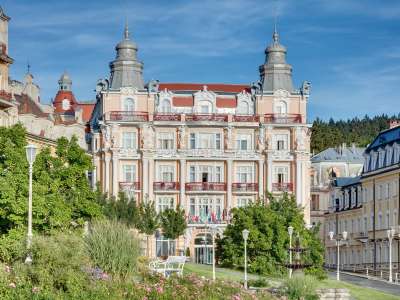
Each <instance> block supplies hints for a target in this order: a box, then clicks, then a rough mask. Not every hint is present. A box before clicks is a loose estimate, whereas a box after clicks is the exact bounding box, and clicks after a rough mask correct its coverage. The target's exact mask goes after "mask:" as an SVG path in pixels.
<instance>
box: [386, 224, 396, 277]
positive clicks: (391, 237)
mask: <svg viewBox="0 0 400 300" xmlns="http://www.w3.org/2000/svg"><path fill="white" fill-rule="evenodd" d="M394 234H395V231H394V228H392V229H388V230H387V237H388V240H389V282H393V275H392V273H393V270H392V241H393V238H394Z"/></svg>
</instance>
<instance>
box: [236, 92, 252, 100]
mask: <svg viewBox="0 0 400 300" xmlns="http://www.w3.org/2000/svg"><path fill="white" fill-rule="evenodd" d="M237 101H238V102H241V101H246V102H250V101H252V98H251V95H250V94H249V93H248V92H246V91H242V92H240V93H239V94H237Z"/></svg>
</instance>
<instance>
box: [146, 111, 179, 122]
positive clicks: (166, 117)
mask: <svg viewBox="0 0 400 300" xmlns="http://www.w3.org/2000/svg"><path fill="white" fill-rule="evenodd" d="M153 120H154V121H180V120H181V115H180V114H170V113H156V114H155V115H154V117H153Z"/></svg>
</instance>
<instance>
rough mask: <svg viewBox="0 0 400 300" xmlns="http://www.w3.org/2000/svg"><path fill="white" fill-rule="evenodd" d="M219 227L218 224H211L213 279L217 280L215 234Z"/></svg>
mask: <svg viewBox="0 0 400 300" xmlns="http://www.w3.org/2000/svg"><path fill="white" fill-rule="evenodd" d="M217 231H218V228H217V225H216V224H213V225H211V237H212V247H213V248H212V249H213V257H212V269H213V277H212V278H213V280H214V281H215V234H216V233H217Z"/></svg>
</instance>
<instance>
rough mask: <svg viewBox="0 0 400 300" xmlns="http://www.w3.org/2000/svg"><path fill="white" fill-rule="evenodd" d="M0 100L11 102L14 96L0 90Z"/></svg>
mask: <svg viewBox="0 0 400 300" xmlns="http://www.w3.org/2000/svg"><path fill="white" fill-rule="evenodd" d="M0 99H3V100H7V101H11V99H12V95H11V93H7V92H6V91H4V90H0Z"/></svg>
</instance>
